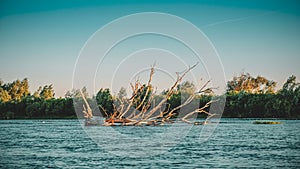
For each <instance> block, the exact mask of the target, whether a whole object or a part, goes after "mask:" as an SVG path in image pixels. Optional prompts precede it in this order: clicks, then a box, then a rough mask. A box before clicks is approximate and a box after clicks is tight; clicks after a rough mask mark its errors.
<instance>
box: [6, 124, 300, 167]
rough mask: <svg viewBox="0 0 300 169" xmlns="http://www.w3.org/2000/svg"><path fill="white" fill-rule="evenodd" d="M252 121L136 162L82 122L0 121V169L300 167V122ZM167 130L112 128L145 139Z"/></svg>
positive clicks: (189, 138)
mask: <svg viewBox="0 0 300 169" xmlns="http://www.w3.org/2000/svg"><path fill="white" fill-rule="evenodd" d="M253 121H254V120H252V119H245V120H239V119H221V123H220V124H219V125H218V127H217V128H216V130H215V131H214V133H213V135H212V136H211V137H210V139H209V140H208V141H206V142H200V141H199V139H198V138H199V131H200V130H199V129H201V127H202V126H194V127H193V128H192V129H191V130H190V131H189V132H188V134H187V135H186V136H185V137H184V139H182V140H181V141H180V143H179V144H177V145H174V146H172V147H169V148H168V149H170V150H169V151H167V152H165V153H163V154H158V155H154V156H141V157H134V158H133V157H129V156H116V155H114V154H111V153H110V152H108V151H107V146H109V145H110V144H109V143H105V142H102V143H101V144H100V146H98V145H97V144H96V143H95V142H94V141H93V140H92V139H91V138H90V137H89V135H88V134H87V133H86V132H85V131H86V130H105V127H102V126H94V127H90V128H87V129H85V130H84V129H83V128H82V127H81V125H80V123H79V121H78V120H4V121H0V168H133V167H136V168H171V167H172V168H208V167H212V168H232V167H259V168H274V167H277V168H279V167H280V168H299V167H300V132H299V129H300V120H276V121H281V122H283V124H277V125H263V124H262V125H258V124H252V123H253ZM165 129H166V127H159V126H158V127H151V126H149V127H117V128H115V129H114V130H116V131H118V132H123V134H124V133H125V134H127V135H129V136H130V134H133V133H134V134H139V135H140V136H141V137H144V135H146V136H147V135H148V136H149V135H151V132H159V131H160V130H165ZM121 142H124V140H120V143H121ZM115 144H118V143H115ZM139 144H140V143H138V142H137V143H136V144H135V145H136V147H139ZM141 145H142V144H141ZM158 146H159V145H158ZM161 146H165V145H164V144H162V145H161ZM132 151H134V150H132ZM144 151H147V149H145V148H144ZM149 153H150V152H149Z"/></svg>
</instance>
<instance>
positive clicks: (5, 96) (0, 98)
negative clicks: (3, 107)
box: [0, 87, 11, 103]
mask: <svg viewBox="0 0 300 169" xmlns="http://www.w3.org/2000/svg"><path fill="white" fill-rule="evenodd" d="M10 100H11V96H10V95H9V93H8V92H7V91H6V90H4V89H3V88H2V87H0V102H4V103H5V102H8V101H10Z"/></svg>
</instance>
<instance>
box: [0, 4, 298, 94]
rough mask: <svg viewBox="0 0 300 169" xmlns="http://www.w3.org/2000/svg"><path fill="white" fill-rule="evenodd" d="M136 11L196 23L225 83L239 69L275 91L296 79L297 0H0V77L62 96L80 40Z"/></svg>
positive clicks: (69, 79)
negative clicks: (49, 87) (273, 86)
mask: <svg viewBox="0 0 300 169" xmlns="http://www.w3.org/2000/svg"><path fill="white" fill-rule="evenodd" d="M137 12H163V13H169V14H173V15H177V16H179V17H181V18H184V19H186V20H188V21H190V22H191V23H193V24H194V25H196V26H197V27H198V28H199V29H200V30H202V31H203V32H204V33H205V34H206V35H207V37H208V38H209V39H210V40H211V42H212V43H213V44H214V46H215V48H216V49H217V51H218V53H219V56H220V59H221V61H222V63H223V66H224V71H225V75H226V80H229V79H230V78H232V77H233V76H234V75H238V74H240V73H241V72H243V71H245V72H249V73H250V74H252V75H253V76H256V75H262V76H265V77H267V78H268V79H270V80H274V81H276V82H278V87H281V85H282V83H283V82H284V81H285V80H286V79H287V78H288V76H290V75H292V74H294V75H296V76H297V77H298V78H300V65H299V63H300V31H299V30H300V2H298V1H291V0H281V1H275V0H257V1H255V0H254V1H253V0H231V1H227V0H219V1H209V0H203V1H158V0H157V1H156V0H149V1H142V0H131V1H127V0H123V1H93V0H91V1H84V0H72V1H71V0H62V1H55V0H43V1H36V0H23V1H21V0H12V1H10V0H2V1H0V72H1V74H0V78H1V79H2V80H3V81H4V82H11V81H13V80H16V79H23V78H25V77H27V78H29V81H30V90H31V91H32V92H33V91H34V90H36V89H37V88H38V86H43V85H45V84H53V85H54V87H55V91H56V96H63V95H64V94H65V92H66V91H67V90H69V89H71V87H72V75H73V69H74V65H75V62H76V58H77V56H78V53H79V52H80V50H81V48H82V47H83V45H84V44H85V42H86V40H87V39H88V38H89V37H90V36H91V35H92V34H93V33H94V32H95V31H97V30H98V29H99V28H101V27H102V26H104V25H105V24H107V23H109V22H110V21H112V20H114V19H117V18H119V17H122V16H125V15H128V14H133V13H137ZM171 66H172V65H171ZM121 85H123V84H121ZM103 87H106V86H103Z"/></svg>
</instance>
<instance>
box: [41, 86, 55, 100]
mask: <svg viewBox="0 0 300 169" xmlns="http://www.w3.org/2000/svg"><path fill="white" fill-rule="evenodd" d="M54 95H55V93H54V90H53V86H52V84H51V85H45V86H44V87H43V89H42V90H41V92H40V97H41V98H42V99H45V100H48V99H52V98H54Z"/></svg>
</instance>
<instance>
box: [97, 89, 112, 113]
mask: <svg viewBox="0 0 300 169" xmlns="http://www.w3.org/2000/svg"><path fill="white" fill-rule="evenodd" d="M96 100H97V104H98V107H99V109H100V112H101V113H102V114H103V115H105V116H107V115H108V116H111V115H112V114H113V112H114V108H113V98H112V95H111V94H110V91H109V89H107V88H106V89H103V88H101V89H100V90H99V91H98V93H97V95H96Z"/></svg>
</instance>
